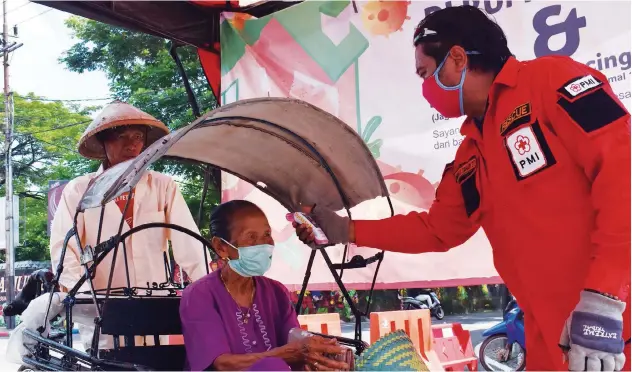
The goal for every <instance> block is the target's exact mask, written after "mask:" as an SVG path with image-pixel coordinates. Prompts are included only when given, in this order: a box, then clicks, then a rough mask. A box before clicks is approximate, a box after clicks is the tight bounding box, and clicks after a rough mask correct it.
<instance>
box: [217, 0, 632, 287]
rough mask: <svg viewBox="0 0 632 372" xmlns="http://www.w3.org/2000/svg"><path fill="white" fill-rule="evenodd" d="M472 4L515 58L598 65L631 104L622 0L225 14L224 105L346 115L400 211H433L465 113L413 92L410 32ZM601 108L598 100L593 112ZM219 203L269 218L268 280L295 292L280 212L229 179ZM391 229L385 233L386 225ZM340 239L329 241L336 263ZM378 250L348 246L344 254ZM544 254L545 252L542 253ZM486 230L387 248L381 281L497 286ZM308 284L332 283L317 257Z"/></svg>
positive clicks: (295, 255) (367, 5) (298, 259)
mask: <svg viewBox="0 0 632 372" xmlns="http://www.w3.org/2000/svg"><path fill="white" fill-rule="evenodd" d="M462 4H470V5H474V6H478V7H479V8H480V9H483V10H485V11H486V12H487V13H488V14H490V15H492V16H493V17H494V19H495V20H496V21H497V22H498V23H499V24H500V26H501V27H502V28H503V30H504V31H505V33H506V35H507V38H508V40H509V46H510V49H511V51H512V52H513V53H514V54H515V55H516V58H518V59H519V60H529V59H533V58H536V57H541V56H546V55H551V54H562V55H567V56H572V57H573V58H574V59H575V60H577V61H580V62H582V63H585V64H587V65H589V66H591V67H593V68H595V69H598V70H600V71H602V72H603V73H604V74H605V75H607V76H608V79H609V80H610V83H611V84H612V87H613V89H614V90H615V92H616V93H617V94H618V96H619V98H620V99H621V100H622V101H623V102H624V104H625V105H626V106H627V107H628V109H629V108H630V97H631V94H630V78H631V76H630V67H631V62H632V61H631V60H630V40H631V38H630V3H629V2H624V1H580V2H570V1H529V0H525V1H445V2H443V1H442V2H439V1H413V2H410V1H307V2H304V3H300V4H298V5H295V6H292V7H290V8H288V9H285V10H283V11H280V12H278V13H275V14H272V15H270V16H267V17H265V18H260V19H255V18H252V17H250V16H248V15H244V14H224V15H223V18H222V23H221V26H220V28H221V35H220V37H221V46H222V89H223V91H222V94H221V99H222V104H228V103H231V102H234V101H236V100H240V99H246V98H253V97H266V96H272V97H295V98H299V99H302V100H305V101H307V102H309V103H311V104H314V105H316V106H318V107H320V108H322V109H324V110H326V111H328V112H330V113H332V114H334V115H336V116H337V117H339V118H340V119H342V120H343V121H344V122H345V123H347V124H348V125H349V126H350V127H351V128H353V129H355V130H356V131H357V133H358V134H360V136H361V137H362V138H363V139H364V141H365V142H366V144H367V146H368V147H369V149H370V150H371V152H372V153H373V156H374V157H375V159H376V161H377V163H378V164H379V166H380V169H381V171H382V174H383V176H384V179H385V182H386V184H387V186H388V189H389V191H390V195H391V197H392V199H393V204H394V206H395V212H396V213H407V212H410V211H424V210H428V208H429V207H430V205H431V203H432V201H433V199H434V194H435V189H436V186H437V185H438V182H439V181H440V178H441V175H442V172H443V170H444V166H445V164H446V163H448V162H450V161H452V160H453V159H454V155H455V152H456V149H457V147H458V145H459V144H460V143H461V141H462V140H463V137H462V136H461V134H460V132H459V128H460V125H461V123H462V122H463V118H461V119H446V118H444V117H442V116H441V115H440V114H439V113H437V112H436V111H435V110H434V109H432V108H431V107H430V106H429V104H428V103H427V102H426V101H425V100H424V99H423V97H422V94H421V83H422V81H421V79H419V77H418V76H416V74H415V65H414V48H413V46H412V35H413V30H414V28H415V26H416V25H417V23H418V22H419V21H420V20H421V19H423V18H424V17H425V16H426V15H428V14H430V13H432V12H434V11H436V10H439V9H442V8H445V7H447V6H453V5H454V6H456V5H462ZM596 109H597V108H596ZM222 182H223V184H222V185H223V193H222V198H223V200H229V199H247V200H250V201H252V202H254V203H256V204H257V205H259V206H260V207H261V208H262V209H263V210H264V211H265V212H266V214H267V216H268V218H269V220H270V223H271V225H272V228H273V230H274V239H275V241H276V247H277V248H276V250H275V256H274V261H273V265H272V269H271V270H270V272H269V274H268V276H270V277H272V278H274V279H277V280H279V281H281V282H282V283H284V284H285V285H287V286H288V287H289V288H290V289H296V288H299V287H300V285H301V283H302V280H303V274H304V269H305V266H306V263H307V258H308V256H309V253H310V251H309V249H307V248H306V247H305V246H304V245H302V244H301V243H300V242H299V241H298V239H297V238H296V236H295V234H294V230H293V228H292V227H291V226H290V225H289V224H288V223H287V221H285V219H284V214H285V213H286V210H285V209H284V208H283V207H282V206H281V205H280V204H279V203H277V202H276V201H274V200H273V199H272V198H270V197H268V196H266V195H264V194H263V193H261V192H259V191H257V190H256V189H254V187H252V186H251V185H249V184H247V183H245V182H243V181H241V180H238V179H236V178H235V177H233V176H230V175H227V174H224V175H223V180H222ZM352 212H353V216H354V218H356V219H359V218H360V219H377V218H384V217H387V216H388V215H389V210H388V205H387V203H386V201H385V200H374V201H370V202H366V203H363V204H362V205H360V206H358V207H356V208H355V209H354V210H353V211H352ZM384 233H385V234H389V233H391V232H387V231H385V232H384ZM342 249H343V248H342V247H332V248H328V252H329V253H330V255H331V256H332V260H333V261H334V262H340V260H341V258H342ZM374 252H375V250H373V249H368V248H358V247H352V248H351V250H350V252H349V253H350V254H349V256H348V257H349V258H350V257H352V256H353V255H356V254H361V255H362V256H365V257H366V256H368V255H370V254H373V253H374ZM543 259H546V258H544V257H543ZM374 269H375V264H374V265H371V266H370V267H368V268H364V269H359V270H346V271H345V272H344V282H345V284H347V285H348V286H349V287H350V288H356V289H364V288H367V287H368V286H369V284H370V282H371V280H372V275H373V270H374ZM499 281H500V280H499V278H498V274H497V273H496V271H495V269H494V265H493V260H492V250H491V247H490V245H489V242H488V240H487V238H486V237H485V234H484V232H483V231H479V232H478V233H477V234H476V235H475V236H473V237H472V238H471V239H470V240H469V241H467V242H466V243H465V244H463V245H461V246H459V247H457V248H454V249H452V250H450V251H449V252H446V253H426V254H419V255H404V254H396V253H389V252H387V253H386V256H385V259H384V263H383V264H382V267H381V270H380V275H379V276H378V278H377V286H376V287H377V288H404V287H409V288H410V287H421V286H448V285H474V284H482V283H498V282H499ZM310 288H314V289H332V288H336V285H335V283H333V280H332V276H331V273H330V272H329V270H328V269H327V268H326V265H325V263H324V262H323V260H322V259H321V258H320V255H317V259H316V262H315V264H314V272H313V273H312V276H311V278H310Z"/></svg>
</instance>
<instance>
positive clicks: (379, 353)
mask: <svg viewBox="0 0 632 372" xmlns="http://www.w3.org/2000/svg"><path fill="white" fill-rule="evenodd" d="M355 370H356V371H429V369H428V367H427V366H426V363H424V361H423V359H421V355H419V353H418V352H417V350H416V349H415V346H414V345H413V342H412V341H411V340H410V338H409V337H408V335H406V332H404V331H402V330H397V331H395V332H391V333H389V334H387V335H385V336H383V337H381V338H380V339H379V340H377V341H376V342H375V343H373V344H372V345H371V346H370V347H369V348H368V349H366V350H365V351H364V352H363V353H362V354H361V355H360V356H358V357H357V359H356V362H355Z"/></svg>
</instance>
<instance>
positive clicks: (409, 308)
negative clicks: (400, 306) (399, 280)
mask: <svg viewBox="0 0 632 372" xmlns="http://www.w3.org/2000/svg"><path fill="white" fill-rule="evenodd" d="M414 309H415V308H414V307H413V305H412V304H411V303H410V302H408V303H407V304H406V305H404V310H414Z"/></svg>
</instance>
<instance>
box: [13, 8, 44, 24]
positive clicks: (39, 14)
mask: <svg viewBox="0 0 632 372" xmlns="http://www.w3.org/2000/svg"><path fill="white" fill-rule="evenodd" d="M51 10H53V8H50V9H48V10H45V11H43V12H41V13H38V14H36V15H34V16H33V17H31V18H27V19H25V20H23V21H20V22H18V23H16V24H15V25H16V26H17V25H20V24H22V23H24V22H28V21H30V20H31V19H34V18H37V17H39V16H41V15H44V14H46V13H48V12H50V11H51Z"/></svg>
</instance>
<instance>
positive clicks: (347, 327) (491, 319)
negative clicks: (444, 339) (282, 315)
mask: <svg viewBox="0 0 632 372" xmlns="http://www.w3.org/2000/svg"><path fill="white" fill-rule="evenodd" d="M501 320H502V313H501V312H486V313H477V314H469V315H452V316H450V315H448V316H446V317H445V318H444V319H443V320H442V321H438V320H436V319H434V318H433V320H432V324H441V323H461V324H462V325H463V328H464V329H466V330H468V331H470V333H471V336H472V345H478V344H480V342H482V340H483V337H482V333H483V331H484V330H486V329H487V328H490V327H491V326H493V325H494V324H496V323H498V322H500V321H501ZM353 328H354V325H353V324H351V323H344V324H343V325H342V333H343V336H344V337H348V338H353V337H354V333H353ZM362 340H364V341H367V342H368V341H370V331H369V323H368V322H364V323H362ZM8 341H9V339H8V338H0V371H7V372H8V371H17V369H18V368H19V365H17V364H13V363H11V362H9V361H7V360H6V349H7V344H8ZM75 348H76V349H82V347H81V345H80V344H79V343H77V342H75ZM477 351H478V350H477Z"/></svg>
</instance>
